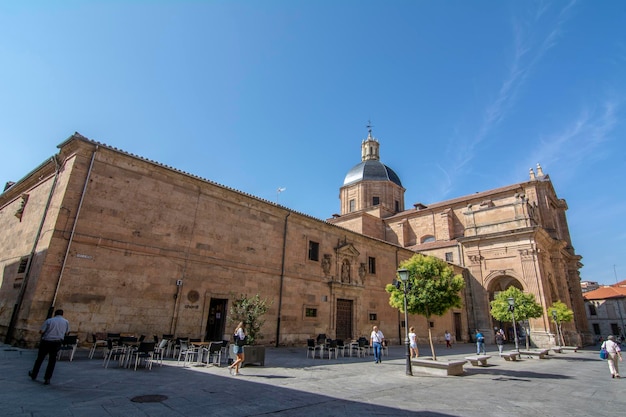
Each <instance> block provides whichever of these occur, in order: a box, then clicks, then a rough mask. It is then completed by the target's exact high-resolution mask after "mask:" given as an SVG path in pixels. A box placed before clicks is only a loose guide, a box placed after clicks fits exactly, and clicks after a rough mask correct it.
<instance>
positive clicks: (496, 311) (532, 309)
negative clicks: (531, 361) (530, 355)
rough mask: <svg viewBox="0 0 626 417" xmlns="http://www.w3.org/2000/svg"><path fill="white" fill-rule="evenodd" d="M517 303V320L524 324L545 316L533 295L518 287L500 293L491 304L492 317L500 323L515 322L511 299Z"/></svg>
mask: <svg viewBox="0 0 626 417" xmlns="http://www.w3.org/2000/svg"><path fill="white" fill-rule="evenodd" d="M511 297H512V298H513V300H515V301H514V303H515V312H514V313H515V320H516V321H517V322H520V323H521V322H523V321H525V320H528V319H536V318H537V317H541V316H542V315H543V308H541V305H540V304H538V303H537V301H535V296H534V295H533V294H529V293H524V292H522V290H520V289H519V288H516V287H509V288H507V289H506V290H505V291H501V292H499V293H498V294H497V295H496V296H495V298H494V300H493V301H492V302H491V316H492V317H493V318H494V319H496V320H498V321H510V322H512V321H513V312H511V310H510V309H509V302H508V299H509V298H511ZM528 331H529V329H528V328H527V329H526V332H525V333H526V349H528Z"/></svg>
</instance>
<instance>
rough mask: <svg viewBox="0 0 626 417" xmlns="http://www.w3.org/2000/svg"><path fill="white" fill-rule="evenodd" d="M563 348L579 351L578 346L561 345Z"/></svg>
mask: <svg viewBox="0 0 626 417" xmlns="http://www.w3.org/2000/svg"><path fill="white" fill-rule="evenodd" d="M561 349H562V350H571V351H572V352H576V351H578V349H579V348H578V346H561Z"/></svg>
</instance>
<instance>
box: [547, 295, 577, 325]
mask: <svg viewBox="0 0 626 417" xmlns="http://www.w3.org/2000/svg"><path fill="white" fill-rule="evenodd" d="M553 311H555V312H556V321H557V322H559V323H562V322H566V323H567V322H570V321H572V320H574V312H573V311H572V310H570V309H569V308H568V307H567V304H565V303H564V302H562V301H560V300H559V301H555V302H554V304H552V305H551V306H550V307H548V314H549V315H550V319H553V318H554V313H553Z"/></svg>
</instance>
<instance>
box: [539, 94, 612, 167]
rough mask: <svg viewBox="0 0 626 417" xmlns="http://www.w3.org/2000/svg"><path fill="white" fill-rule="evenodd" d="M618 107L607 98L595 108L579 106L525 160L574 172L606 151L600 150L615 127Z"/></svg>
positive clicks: (601, 156)
mask: <svg viewBox="0 0 626 417" xmlns="http://www.w3.org/2000/svg"><path fill="white" fill-rule="evenodd" d="M618 109H619V104H618V103H617V102H616V101H612V100H608V101H606V102H605V103H603V105H602V106H601V108H600V109H598V110H589V109H584V110H582V111H581V112H580V114H579V116H578V117H577V118H576V119H575V120H573V121H571V122H570V123H569V124H568V125H567V126H566V127H564V128H563V129H562V130H561V131H560V132H557V133H554V134H551V135H548V136H546V137H544V138H542V140H541V142H540V144H539V147H538V149H536V150H535V151H534V152H533V154H532V155H531V157H530V159H529V160H527V163H528V164H529V166H534V164H535V163H537V162H540V163H541V164H542V165H550V166H551V169H552V170H554V169H555V168H556V166H562V168H563V169H562V170H563V171H569V172H573V171H574V168H575V167H576V166H578V165H580V164H582V163H583V162H590V161H591V160H593V159H602V158H603V157H604V156H605V154H604V153H603V152H600V151H599V150H601V145H602V144H604V143H605V142H606V141H607V140H609V139H610V137H611V136H610V135H611V133H612V131H613V130H614V129H615V126H616V124H617V115H616V114H617V111H618ZM565 167H567V169H564V168H565Z"/></svg>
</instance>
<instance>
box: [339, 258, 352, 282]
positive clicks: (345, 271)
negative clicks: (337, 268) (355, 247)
mask: <svg viewBox="0 0 626 417" xmlns="http://www.w3.org/2000/svg"><path fill="white" fill-rule="evenodd" d="M341 282H345V283H347V284H349V283H350V262H349V261H348V260H347V259H344V260H343V263H342V264H341Z"/></svg>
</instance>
